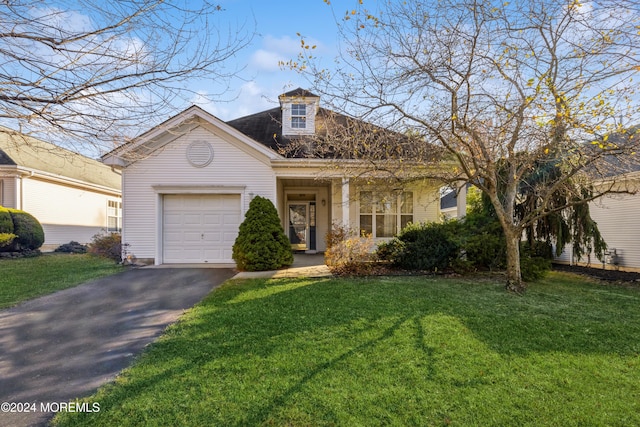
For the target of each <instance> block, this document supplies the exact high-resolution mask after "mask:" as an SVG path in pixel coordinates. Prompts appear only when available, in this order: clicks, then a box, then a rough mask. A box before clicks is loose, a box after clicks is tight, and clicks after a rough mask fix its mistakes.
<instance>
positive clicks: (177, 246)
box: [162, 194, 241, 264]
mask: <svg viewBox="0 0 640 427" xmlns="http://www.w3.org/2000/svg"><path fill="white" fill-rule="evenodd" d="M163 199H164V201H163V228H162V229H163V232H162V234H163V236H162V248H163V251H162V252H163V261H164V263H167V264H169V263H205V262H206V263H229V262H233V261H232V259H231V248H232V246H233V242H234V241H235V239H236V236H237V235H238V227H239V226H240V221H241V218H240V216H241V210H240V195H239V194H176V195H165V196H164V197H163Z"/></svg>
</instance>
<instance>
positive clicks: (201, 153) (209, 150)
mask: <svg viewBox="0 0 640 427" xmlns="http://www.w3.org/2000/svg"><path fill="white" fill-rule="evenodd" d="M187 160H188V161H189V163H191V165H192V166H195V167H197V168H203V167H205V166H207V165H208V164H209V163H211V161H212V160H213V147H212V146H211V144H209V143H208V142H207V141H194V142H192V143H191V144H189V147H187Z"/></svg>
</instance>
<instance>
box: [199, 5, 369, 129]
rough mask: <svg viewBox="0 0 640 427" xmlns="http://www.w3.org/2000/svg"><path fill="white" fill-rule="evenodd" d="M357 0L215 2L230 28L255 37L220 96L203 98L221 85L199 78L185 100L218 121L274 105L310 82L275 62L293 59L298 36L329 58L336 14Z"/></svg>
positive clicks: (335, 48)
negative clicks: (242, 27)
mask: <svg viewBox="0 0 640 427" xmlns="http://www.w3.org/2000/svg"><path fill="white" fill-rule="evenodd" d="M356 3H357V0H334V1H332V2H331V5H327V3H325V2H324V1H323V0H297V1H294V0H275V1H265V0H220V1H219V4H220V5H221V6H222V7H223V9H224V10H223V11H222V12H221V14H222V15H221V17H224V20H227V21H228V23H229V26H230V27H233V28H235V27H237V25H243V24H245V25H246V26H247V28H253V27H254V24H255V31H256V35H255V36H254V38H253V41H252V42H251V44H250V45H249V46H248V47H247V48H245V49H243V50H242V51H241V52H239V54H238V55H237V57H236V58H234V59H235V61H233V63H231V64H229V66H234V65H235V66H237V67H238V68H243V70H242V71H241V72H240V73H239V75H238V77H237V78H235V79H233V80H232V81H231V86H230V88H229V91H228V92H227V93H226V95H224V96H223V98H220V97H218V98H217V99H216V100H213V101H211V100H208V99H207V94H215V93H218V92H219V91H220V88H221V87H222V86H220V85H217V84H216V82H215V81H207V80H200V81H197V82H194V83H193V86H192V89H193V90H195V91H197V92H198V93H200V94H201V96H198V95H196V96H194V97H193V98H192V99H190V100H189V101H190V102H191V103H194V104H196V105H199V106H200V107H202V108H204V109H205V110H207V111H208V112H210V113H212V114H213V115H215V116H216V117H218V118H220V119H222V120H225V121H226V120H231V119H234V118H238V117H243V116H246V115H249V114H252V113H256V112H259V111H264V110H266V109H269V108H274V107H276V106H278V95H280V94H282V93H284V92H287V91H290V90H292V89H295V88H297V87H302V88H308V87H309V86H310V83H309V82H308V81H306V80H305V78H304V76H301V75H300V74H298V73H297V72H294V71H290V70H284V69H282V68H281V67H280V66H279V65H278V61H288V60H291V59H296V57H297V55H298V53H299V52H300V50H301V47H300V37H299V36H298V35H297V34H298V33H299V34H301V35H302V36H303V37H304V39H305V41H306V42H308V43H309V44H312V45H316V46H317V47H316V49H315V50H314V56H319V57H321V58H323V61H325V62H326V61H332V60H333V58H334V57H335V56H336V55H337V51H338V38H337V35H336V18H335V17H334V14H336V15H338V16H342V15H343V14H344V13H345V11H347V10H348V9H349V8H351V9H352V8H353V7H354V5H355V4H356Z"/></svg>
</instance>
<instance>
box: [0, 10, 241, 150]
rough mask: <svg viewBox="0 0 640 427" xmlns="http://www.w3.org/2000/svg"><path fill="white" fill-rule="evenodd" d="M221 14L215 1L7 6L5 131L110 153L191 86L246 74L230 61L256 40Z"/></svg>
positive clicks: (0, 115) (0, 110)
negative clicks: (223, 19)
mask: <svg viewBox="0 0 640 427" xmlns="http://www.w3.org/2000/svg"><path fill="white" fill-rule="evenodd" d="M222 12H223V10H222V8H221V7H220V6H219V5H216V4H211V3H209V2H208V1H207V0H198V1H187V0H173V1H163V0H119V1H109V2H105V1H99V0H96V1H92V0H62V1H57V2H54V3H52V4H51V5H47V4H46V3H43V2H41V1H35V0H11V1H6V2H3V5H2V7H0V59H1V61H0V123H1V124H4V125H5V126H8V127H10V128H13V129H14V130H17V131H19V132H23V133H28V134H33V135H36V136H40V137H42V136H45V138H47V139H49V140H51V141H56V142H65V143H67V144H69V143H70V144H74V145H75V148H76V149H78V150H85V151H86V150H89V149H91V150H92V151H94V152H96V151H101V152H104V151H105V150H110V149H112V148H113V147H114V146H115V145H118V144H120V143H122V142H123V140H124V139H125V138H126V137H128V136H134V135H135V134H137V133H139V131H140V129H141V128H142V129H146V128H149V127H150V126H151V125H153V124H155V122H157V120H158V118H159V117H166V116H167V115H168V114H169V113H171V111H172V109H173V108H176V107H177V106H178V105H176V104H179V103H181V102H182V101H183V99H181V98H183V97H185V96H189V95H191V94H190V93H189V87H188V82H192V81H193V80H194V79H197V78H206V79H210V80H211V81H215V82H216V83H220V82H228V81H229V78H230V77H232V76H233V75H234V73H236V72H237V71H238V69H237V67H234V66H231V67H230V68H229V65H230V64H228V62H229V60H230V59H232V57H233V56H234V55H235V54H236V53H237V52H238V51H239V50H240V49H242V48H243V47H245V46H246V45H247V44H248V43H249V42H250V40H251V38H252V32H251V29H247V28H245V25H246V23H238V27H237V28H234V27H228V28H227V24H226V23H225V24H224V25H222V24H221V23H220V22H219V20H218V19H219V17H220V15H221V14H222ZM222 22H224V21H222ZM217 95H219V94H217ZM7 131H8V130H7ZM16 141H17V143H24V141H25V139H19V138H17V139H16ZM96 148H97V150H96Z"/></svg>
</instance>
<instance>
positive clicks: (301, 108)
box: [291, 104, 307, 129]
mask: <svg viewBox="0 0 640 427" xmlns="http://www.w3.org/2000/svg"><path fill="white" fill-rule="evenodd" d="M291 127H292V128H293V129H304V128H306V127H307V106H306V104H291Z"/></svg>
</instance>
